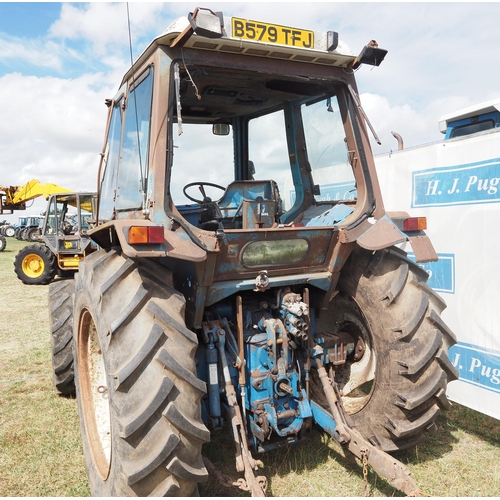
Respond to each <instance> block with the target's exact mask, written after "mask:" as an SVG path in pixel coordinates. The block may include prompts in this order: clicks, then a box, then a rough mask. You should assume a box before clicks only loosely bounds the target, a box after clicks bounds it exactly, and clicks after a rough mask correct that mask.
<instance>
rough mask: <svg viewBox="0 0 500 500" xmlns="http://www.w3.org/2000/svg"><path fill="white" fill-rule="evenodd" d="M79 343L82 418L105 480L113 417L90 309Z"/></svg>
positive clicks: (84, 317)
mask: <svg viewBox="0 0 500 500" xmlns="http://www.w3.org/2000/svg"><path fill="white" fill-rule="evenodd" d="M78 344H79V345H78V352H79V363H78V378H79V386H80V391H81V395H80V398H81V406H82V409H83V421H84V425H85V428H86V431H87V435H88V441H89V446H90V449H91V452H92V457H93V459H94V464H95V466H96V470H97V473H98V474H99V477H100V478H101V479H102V480H103V481H104V480H106V479H107V477H108V475H109V470H110V466H111V417H110V411H109V397H108V386H107V380H106V369H105V365H104V359H103V356H102V349H101V344H100V342H99V336H98V334H97V328H96V326H95V323H94V321H93V319H92V316H91V314H90V312H89V311H88V310H84V311H82V314H81V317H80V322H79V329H78Z"/></svg>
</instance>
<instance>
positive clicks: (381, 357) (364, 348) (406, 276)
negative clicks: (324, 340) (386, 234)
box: [317, 248, 457, 452]
mask: <svg viewBox="0 0 500 500" xmlns="http://www.w3.org/2000/svg"><path fill="white" fill-rule="evenodd" d="M427 279H428V275H427V273H426V272H425V271H423V270H422V269H421V268H420V267H418V266H417V265H416V264H415V263H413V262H412V261H410V260H408V259H407V258H406V253H404V252H402V251H401V250H399V249H397V248H391V249H389V250H382V251H378V252H375V253H370V252H366V251H364V250H361V249H357V250H356V252H354V253H353V254H352V256H351V258H350V260H349V261H348V262H347V264H346V267H345V268H344V270H343V272H342V275H341V278H340V280H339V284H338V288H339V293H338V294H337V295H336V296H335V298H334V299H333V300H332V302H331V303H330V306H329V309H328V311H326V314H324V315H323V316H322V317H321V318H320V319H319V321H318V322H317V331H318V332H331V333H338V332H345V333H348V334H349V335H350V336H351V337H352V338H353V339H354V341H355V345H356V349H355V352H354V353H352V354H351V355H350V356H349V358H348V361H347V363H346V364H345V365H341V366H340V367H339V368H337V370H336V371H335V375H334V376H335V380H336V382H337V384H338V386H339V389H340V391H341V394H342V401H343V404H344V408H345V410H346V412H347V413H348V414H349V415H350V419H351V422H352V425H353V426H354V427H355V428H357V430H358V431H359V432H360V433H361V434H362V435H363V436H364V437H365V438H366V439H368V440H369V441H370V442H371V443H372V444H373V445H374V446H377V447H379V448H381V449H383V450H384V451H387V452H397V451H400V450H404V449H407V448H410V447H413V446H414V445H416V444H417V443H418V442H420V441H421V440H422V439H423V437H424V432H425V431H430V430H433V429H434V428H435V420H436V418H437V416H438V415H439V413H440V410H441V409H448V408H449V407H450V403H449V402H448V399H447V397H446V386H447V383H448V382H449V381H451V380H454V379H456V378H457V372H456V370H455V368H454V367H453V366H452V364H451V363H450V361H449V359H448V355H447V351H448V348H449V347H450V346H452V345H453V344H454V343H455V342H456V338H455V336H454V335H453V333H452V332H451V331H450V330H449V328H448V327H447V326H446V325H445V323H444V322H443V321H442V319H441V317H440V314H441V312H442V310H443V309H444V308H445V307H446V306H445V303H444V302H443V300H442V299H441V298H440V297H439V296H438V295H437V294H436V293H435V292H434V291H433V290H432V289H431V288H430V287H429V286H427V285H426V281H427ZM326 335H328V333H327V334H326Z"/></svg>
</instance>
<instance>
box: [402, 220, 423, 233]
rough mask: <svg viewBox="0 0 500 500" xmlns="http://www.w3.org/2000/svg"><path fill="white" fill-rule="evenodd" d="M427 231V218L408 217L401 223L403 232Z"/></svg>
mask: <svg viewBox="0 0 500 500" xmlns="http://www.w3.org/2000/svg"><path fill="white" fill-rule="evenodd" d="M426 229H427V217H408V218H407V219H405V220H404V221H403V231H424V230H426Z"/></svg>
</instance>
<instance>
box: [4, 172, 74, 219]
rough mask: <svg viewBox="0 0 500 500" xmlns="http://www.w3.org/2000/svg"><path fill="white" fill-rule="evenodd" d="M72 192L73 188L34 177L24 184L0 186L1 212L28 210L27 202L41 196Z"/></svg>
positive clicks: (9, 212)
mask: <svg viewBox="0 0 500 500" xmlns="http://www.w3.org/2000/svg"><path fill="white" fill-rule="evenodd" d="M70 192H71V189H66V188H63V187H61V186H58V185H57V184H52V183H50V182H47V183H45V184H42V183H41V182H40V181H39V180H37V179H32V180H31V181H29V182H27V183H26V184H24V185H23V186H8V187H4V186H0V214H4V213H5V214H11V213H13V211H14V210H26V202H27V201H30V200H33V199H35V198H38V197H39V196H43V197H44V198H48V197H49V196H50V195H51V194H58V193H70Z"/></svg>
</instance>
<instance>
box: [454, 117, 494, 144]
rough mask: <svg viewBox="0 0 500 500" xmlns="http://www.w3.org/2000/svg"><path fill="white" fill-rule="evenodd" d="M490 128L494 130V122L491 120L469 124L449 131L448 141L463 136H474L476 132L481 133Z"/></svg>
mask: <svg viewBox="0 0 500 500" xmlns="http://www.w3.org/2000/svg"><path fill="white" fill-rule="evenodd" d="M492 128H495V122H494V121H493V120H484V121H482V122H476V123H469V124H467V125H462V126H460V127H455V128H454V129H453V130H452V131H451V134H450V139H453V138H454V137H462V136H464V135H470V134H476V133H477V132H483V131H484V130H490V129H492Z"/></svg>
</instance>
